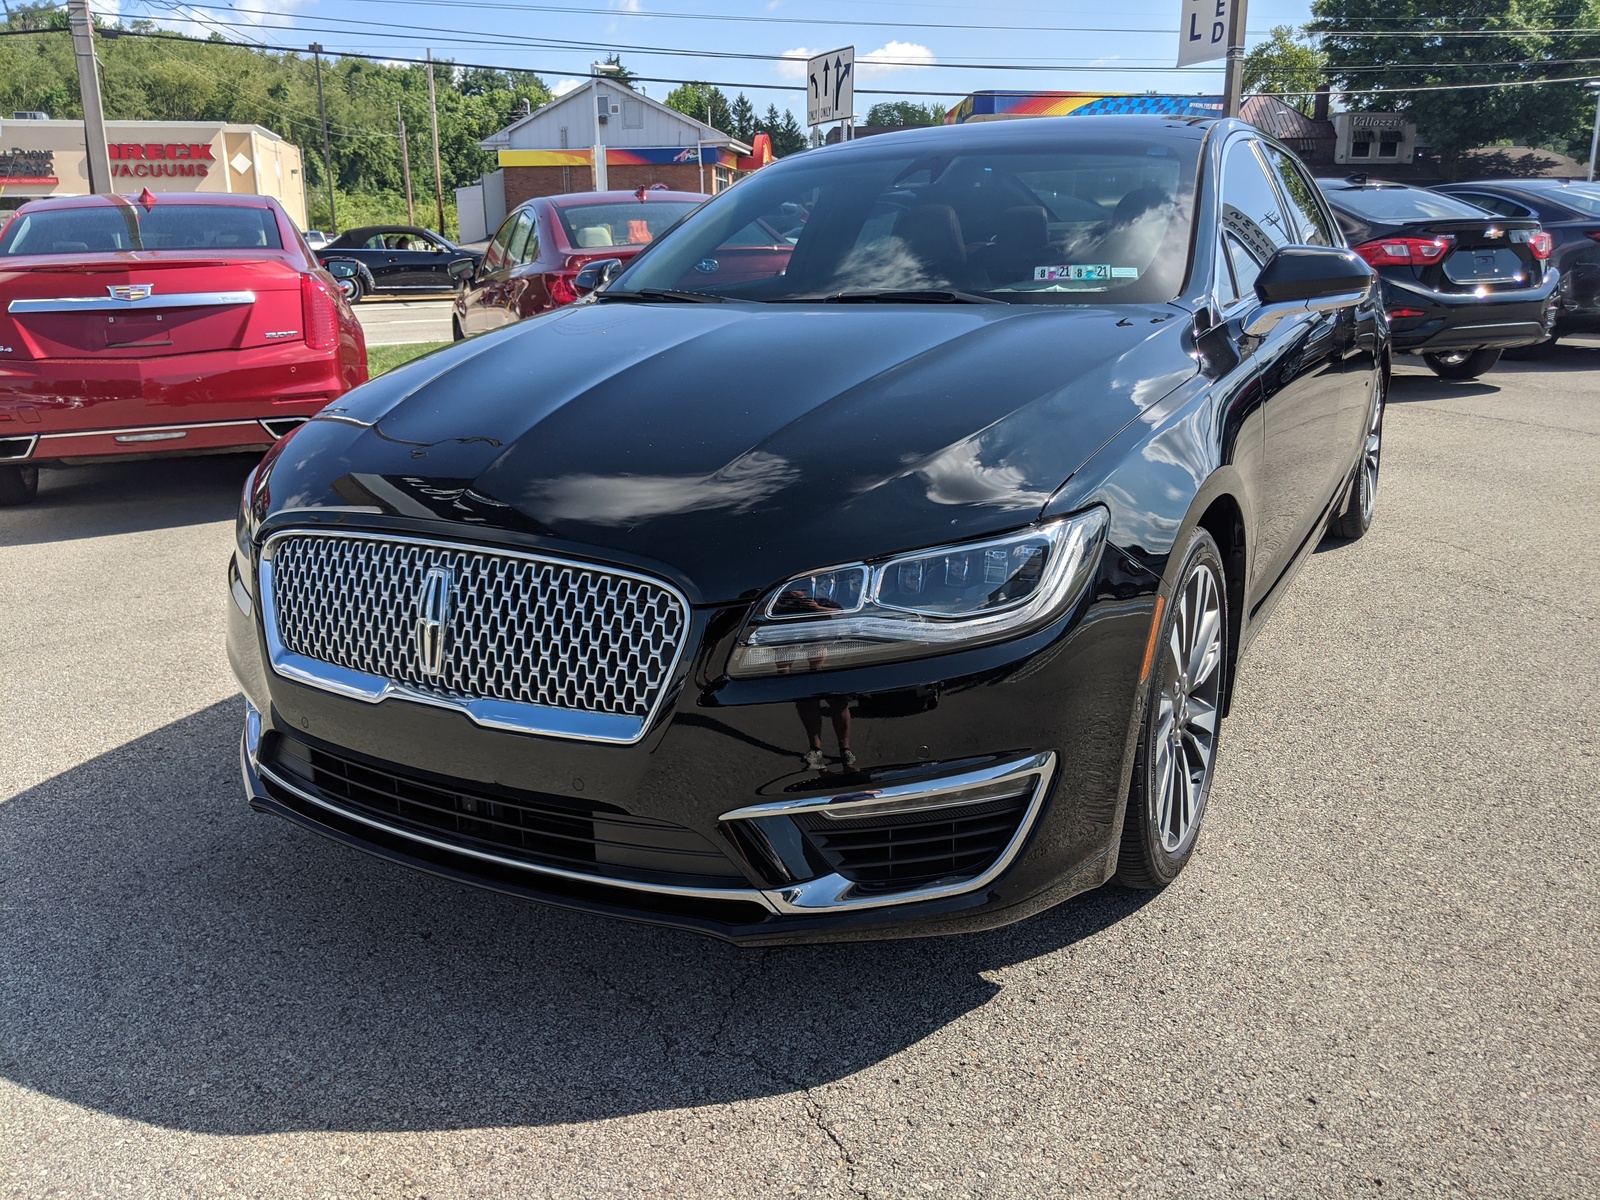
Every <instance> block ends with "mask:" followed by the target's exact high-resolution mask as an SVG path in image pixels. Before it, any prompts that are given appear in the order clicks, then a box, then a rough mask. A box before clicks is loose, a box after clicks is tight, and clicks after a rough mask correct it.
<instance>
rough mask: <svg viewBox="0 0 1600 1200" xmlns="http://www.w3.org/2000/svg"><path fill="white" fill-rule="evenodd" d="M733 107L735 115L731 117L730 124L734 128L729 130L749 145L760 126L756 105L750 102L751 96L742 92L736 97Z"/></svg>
mask: <svg viewBox="0 0 1600 1200" xmlns="http://www.w3.org/2000/svg"><path fill="white" fill-rule="evenodd" d="M731 109H732V113H733V115H732V117H731V118H730V124H731V125H732V126H733V128H732V129H730V130H728V132H729V133H731V134H733V136H734V137H736V138H738V139H739V140H740V141H741V142H744V143H745V144H746V145H748V144H749V142H750V139H751V138H753V137H755V135H756V131H757V129H758V127H759V123H758V120H757V117H756V106H755V105H754V104H751V103H750V97H749V96H746V95H745V94H744V93H743V92H740V93H739V95H738V96H737V97H736V98H735V99H734V102H733V104H732V106H731Z"/></svg>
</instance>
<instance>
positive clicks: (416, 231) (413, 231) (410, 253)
mask: <svg viewBox="0 0 1600 1200" xmlns="http://www.w3.org/2000/svg"><path fill="white" fill-rule="evenodd" d="M316 254H317V261H319V262H320V263H321V264H322V265H323V266H324V267H326V268H328V270H329V271H330V272H331V273H332V275H333V277H334V279H335V281H337V283H338V284H339V290H340V291H342V292H343V293H344V294H345V298H346V299H347V300H349V301H350V303H352V304H354V303H356V302H357V301H359V300H361V299H363V298H364V297H366V296H370V295H372V294H373V293H374V292H381V293H387V294H391V295H406V294H412V295H415V294H418V293H423V292H449V291H454V290H455V287H456V273H457V272H460V271H462V270H465V271H467V272H469V273H470V272H471V270H473V269H474V268H475V267H477V265H478V262H479V260H480V259H481V258H482V257H483V254H482V252H481V251H478V250H469V249H467V248H466V247H465V246H458V245H456V244H455V243H454V242H452V241H450V239H449V238H446V237H443V236H442V235H440V234H437V233H435V232H434V231H433V230H431V229H423V228H421V227H419V226H416V225H366V226H363V227H362V228H360V229H350V230H346V231H345V232H344V233H342V234H340V235H339V236H338V237H336V238H334V239H333V241H331V242H329V243H327V244H326V245H325V246H323V247H322V248H321V249H319V250H318V251H317V252H316ZM458 264H459V265H458ZM452 268H454V270H452Z"/></svg>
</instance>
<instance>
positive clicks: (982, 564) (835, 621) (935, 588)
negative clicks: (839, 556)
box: [728, 508, 1107, 679]
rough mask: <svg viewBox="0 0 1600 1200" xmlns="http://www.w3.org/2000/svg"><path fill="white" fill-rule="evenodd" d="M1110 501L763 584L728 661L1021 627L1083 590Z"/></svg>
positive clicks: (984, 639) (914, 644) (939, 640)
mask: <svg viewBox="0 0 1600 1200" xmlns="http://www.w3.org/2000/svg"><path fill="white" fill-rule="evenodd" d="M1106 520H1107V517H1106V511H1105V509H1103V508H1094V509H1090V510H1089V511H1088V512H1085V513H1080V514H1078V515H1077V516H1075V517H1069V518H1067V519H1065V520H1060V521H1051V522H1049V523H1048V524H1044V525H1036V526H1034V527H1033V528H1031V529H1027V530H1024V531H1023V532H1021V533H1013V534H1008V535H1007V536H1005V537H1001V538H994V539H992V540H990V541H985V542H970V543H967V544H965V545H961V546H943V547H940V548H938V549H935V550H920V551H918V552H916V553H915V554H903V555H900V556H899V557H897V558H891V559H888V560H886V561H883V562H878V563H851V564H848V565H846V566H839V567H829V568H827V569H826V570H822V571H812V572H809V573H807V574H805V575H797V576H795V577H794V578H793V579H791V580H789V581H788V582H787V583H785V584H783V585H782V586H781V587H779V588H777V589H776V590H775V591H773V592H771V593H770V594H769V595H767V596H766V597H765V598H764V599H763V600H762V602H761V604H760V606H759V607H758V609H757V610H756V614H755V615H754V616H753V617H752V618H751V619H750V621H749V622H748V623H747V624H746V626H745V628H744V631H743V632H742V633H741V634H740V635H739V641H738V643H737V644H736V645H735V647H734V650H733V656H732V659H731V660H730V662H729V664H728V673H729V674H730V675H732V676H734V677H735V678H740V679H748V678H752V677H756V676H764V675H786V674H800V673H802V672H807V671H826V670H833V669H836V668H840V667H856V666H861V665H863V664H866V663H878V662H889V661H892V660H895V659H904V658H920V657H924V656H926V655H930V654H943V653H948V652H950V651H953V650H965V649H968V648H970V647H972V646H981V645H986V644H988V643H990V642H999V641H1004V640H1006V639H1007V638H1013V637H1020V636H1021V635H1023V634H1025V633H1031V632H1033V631H1034V630H1035V629H1040V628H1043V627H1044V626H1045V625H1048V624H1049V623H1050V622H1051V621H1052V620H1054V619H1055V618H1056V617H1057V616H1059V615H1060V614H1061V613H1062V612H1063V611H1065V609H1066V608H1067V607H1068V606H1069V605H1070V604H1071V603H1072V602H1073V601H1074V600H1075V599H1077V597H1078V595H1079V593H1080V592H1081V591H1082V589H1083V585H1084V582H1085V580H1086V579H1087V578H1088V576H1089V572H1090V569H1091V568H1092V566H1093V564H1094V561H1095V556H1096V552H1097V551H1098V550H1099V548H1100V541H1101V538H1102V537H1103V536H1104V534H1105V528H1106Z"/></svg>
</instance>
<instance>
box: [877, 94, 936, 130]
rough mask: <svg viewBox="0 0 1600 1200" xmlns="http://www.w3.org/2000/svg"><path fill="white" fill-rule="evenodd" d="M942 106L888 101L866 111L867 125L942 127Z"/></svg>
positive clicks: (908, 101)
mask: <svg viewBox="0 0 1600 1200" xmlns="http://www.w3.org/2000/svg"><path fill="white" fill-rule="evenodd" d="M944 112H945V110H944V106H943V105H940V104H916V103H913V102H912V101H910V100H889V101H885V102H884V103H882V104H874V105H873V106H872V107H871V108H869V109H868V110H867V124H868V125H903V126H907V127H910V126H921V125H942V124H944Z"/></svg>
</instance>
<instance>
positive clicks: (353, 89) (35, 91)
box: [0, 4, 551, 232]
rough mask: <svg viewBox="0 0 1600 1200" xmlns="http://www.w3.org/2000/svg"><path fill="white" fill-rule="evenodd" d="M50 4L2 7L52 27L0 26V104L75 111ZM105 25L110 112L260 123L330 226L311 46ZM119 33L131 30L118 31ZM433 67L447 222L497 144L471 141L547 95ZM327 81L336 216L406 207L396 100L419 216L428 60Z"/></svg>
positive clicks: (314, 213) (425, 172)
mask: <svg viewBox="0 0 1600 1200" xmlns="http://www.w3.org/2000/svg"><path fill="white" fill-rule="evenodd" d="M58 16H59V14H52V13H47V12H41V11H40V9H39V7H38V6H37V5H30V6H26V7H24V6H20V5H16V4H13V5H12V6H11V21H10V22H9V23H8V25H7V28H8V30H15V29H20V28H28V29H32V28H35V27H38V28H43V29H49V30H57V29H61V30H62V31H61V32H48V33H40V34H37V35H34V34H30V35H29V36H26V37H5V38H0V112H7V113H9V112H11V111H13V110H17V109H27V110H34V109H37V110H42V111H45V112H48V113H49V114H50V115H51V116H52V117H57V118H62V119H74V118H79V117H81V116H82V115H83V113H82V108H81V105H80V103H79V100H78V83H77V68H76V65H75V63H74V61H73V57H72V42H71V39H70V37H68V35H67V34H66V32H65V31H64V28H63V27H64V21H58V20H57V17H58ZM102 33H103V34H104V35H105V36H104V37H103V39H102V41H101V44H100V46H99V51H100V61H101V66H102V77H103V80H104V85H103V88H102V102H103V104H104V107H105V114H106V117H107V118H108V119H110V120H130V119H138V120H209V121H230V122H238V123H244V124H256V125H262V126H265V127H266V128H268V129H271V130H273V131H274V132H276V133H279V134H281V135H283V136H284V137H285V138H287V139H288V140H289V141H291V142H294V143H295V144H296V145H298V146H299V147H300V151H301V154H302V155H303V156H304V159H305V171H306V185H307V187H306V192H307V201H308V203H309V205H310V207H311V213H310V219H311V221H312V227H313V228H317V227H322V228H326V222H327V220H328V214H327V195H326V183H327V180H328V177H329V174H330V164H328V163H327V162H325V161H324V160H323V155H322V126H321V122H320V120H319V119H318V116H317V90H316V76H315V74H314V70H313V66H312V62H311V60H310V59H309V58H308V57H303V56H301V55H298V54H294V53H286V52H281V51H274V50H267V49H263V48H260V47H254V46H240V45H235V44H231V43H227V42H218V41H204V42H196V41H190V40H188V39H184V38H179V37H175V36H171V35H166V34H162V33H161V31H159V30H157V29H156V28H155V27H154V26H153V25H151V24H150V23H149V22H132V23H130V24H127V25H124V26H113V27H107V28H105V29H103V30H102ZM128 33H132V34H138V35H141V36H124V35H125V34H128ZM143 35H150V36H143ZM435 80H436V84H437V94H438V105H439V147H440V158H441V160H442V163H443V167H444V171H443V174H444V185H445V205H446V215H447V223H448V214H449V212H450V211H451V210H452V209H453V207H454V205H453V203H452V199H453V192H452V190H451V189H453V188H455V187H459V186H461V185H463V184H467V183H470V182H472V181H473V180H474V179H476V178H477V177H478V176H479V175H481V174H482V173H483V172H485V171H488V170H492V169H493V167H494V165H495V156H494V155H493V154H491V153H489V152H486V151H484V150H482V149H480V148H479V146H478V143H479V142H480V141H481V140H482V139H483V138H485V137H487V136H488V135H489V134H491V133H493V132H494V131H495V130H497V129H500V128H502V127H503V126H505V125H507V124H509V123H510V121H511V120H512V114H513V113H514V112H515V111H516V108H517V105H518V103H519V102H520V101H523V100H526V101H528V103H529V104H530V106H532V107H535V108H537V107H540V106H542V105H544V104H547V103H549V101H550V99H551V95H550V90H549V89H548V88H547V87H546V86H545V84H544V81H543V80H541V79H540V78H539V77H538V76H537V75H534V74H532V73H530V72H523V71H517V72H508V71H493V70H481V69H475V68H474V69H466V68H456V67H455V66H453V65H452V64H451V63H449V62H439V63H437V64H436V66H435ZM323 81H324V84H325V88H326V93H327V103H328V135H329V141H330V142H331V144H332V151H333V155H332V157H333V162H332V169H331V174H332V175H333V181H334V185H335V188H336V190H337V191H338V192H339V193H340V197H339V213H340V216H341V217H342V218H343V220H342V221H341V224H343V225H345V226H346V227H348V226H349V225H350V223H351V221H352V219H353V216H354V215H355V214H357V213H361V214H366V215H369V216H370V215H375V214H386V215H387V216H388V217H389V218H403V217H404V216H405V196H404V192H403V186H402V183H401V173H400V143H399V138H398V136H397V135H398V130H397V128H396V125H395V110H396V107H397V106H398V108H399V109H400V111H401V112H402V113H403V114H404V115H405V121H406V130H407V135H408V137H407V140H408V143H409V147H410V151H411V164H412V182H413V187H414V191H415V196H416V200H417V206H418V215H419V218H421V219H423V220H427V219H428V218H426V217H425V216H424V215H423V214H426V213H428V212H431V211H432V210H433V207H434V197H433V171H432V169H431V166H432V144H431V139H430V138H429V129H428V77H427V70H426V68H425V67H423V66H421V65H417V64H411V65H388V64H384V63H376V62H369V61H367V60H365V59H354V58H332V59H330V58H324V59H323ZM378 219H383V218H382V217H379V218H378ZM444 232H449V231H448V230H446V231H444Z"/></svg>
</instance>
